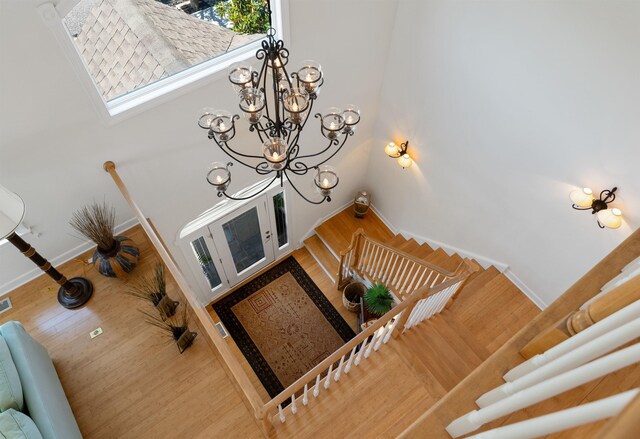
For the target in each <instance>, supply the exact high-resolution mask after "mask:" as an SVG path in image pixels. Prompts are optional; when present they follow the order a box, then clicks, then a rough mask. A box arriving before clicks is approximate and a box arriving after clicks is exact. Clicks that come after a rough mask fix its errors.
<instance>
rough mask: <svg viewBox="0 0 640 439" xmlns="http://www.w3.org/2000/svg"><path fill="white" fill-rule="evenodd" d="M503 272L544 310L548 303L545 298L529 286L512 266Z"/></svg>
mask: <svg viewBox="0 0 640 439" xmlns="http://www.w3.org/2000/svg"><path fill="white" fill-rule="evenodd" d="M502 274H504V275H505V277H506V278H507V279H509V280H510V281H511V282H512V283H513V284H514V285H515V286H517V287H518V288H519V289H520V291H522V294H524V295H525V296H527V297H528V298H529V300H531V301H532V302H533V303H534V304H535V305H536V306H537V307H538V308H540V309H541V310H544V309H545V308H546V307H547V306H548V305H547V304H546V303H545V301H544V300H542V299H541V298H540V296H538V295H537V294H536V293H535V292H534V291H533V290H532V289H531V288H529V287H528V286H527V285H526V284H525V283H524V282H523V281H522V279H520V278H519V277H518V276H516V274H515V273H514V272H513V271H512V270H511V268H507V269H506V270H505V271H504V272H503V273H502Z"/></svg>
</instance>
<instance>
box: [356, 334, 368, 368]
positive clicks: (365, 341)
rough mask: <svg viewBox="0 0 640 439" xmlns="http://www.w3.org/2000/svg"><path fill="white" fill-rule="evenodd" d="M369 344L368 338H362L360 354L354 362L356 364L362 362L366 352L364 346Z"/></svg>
mask: <svg viewBox="0 0 640 439" xmlns="http://www.w3.org/2000/svg"><path fill="white" fill-rule="evenodd" d="M366 345H367V339H366V338H365V339H364V340H362V344H361V345H360V351H359V352H358V356H357V357H356V361H355V362H354V363H353V364H355V365H356V366H357V365H359V364H360V360H362V355H363V354H364V348H365V346H366Z"/></svg>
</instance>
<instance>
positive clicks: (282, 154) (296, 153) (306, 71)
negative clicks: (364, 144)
mask: <svg viewBox="0 0 640 439" xmlns="http://www.w3.org/2000/svg"><path fill="white" fill-rule="evenodd" d="M275 35H276V32H275V30H274V29H269V31H268V32H267V37H266V39H265V40H264V41H263V42H262V47H261V48H260V49H259V50H258V51H257V52H256V58H257V59H258V60H259V61H262V66H261V68H260V70H259V71H256V70H254V69H253V67H252V66H251V65H250V64H249V63H246V62H243V63H236V64H233V65H232V66H231V67H230V68H229V81H230V82H231V85H232V87H233V89H234V91H235V92H236V93H237V94H238V99H239V107H240V110H241V112H242V114H243V115H244V118H245V119H246V121H247V122H248V124H249V131H251V132H255V133H256V136H257V137H258V140H259V141H260V143H261V144H262V149H261V153H262V154H261V155H258V154H247V153H242V152H239V151H237V150H235V149H233V148H232V147H231V145H230V142H231V140H232V139H233V138H234V137H235V135H236V124H237V123H238V121H239V119H240V115H238V114H234V115H232V114H231V113H229V112H228V111H225V110H215V109H211V108H205V109H204V112H203V114H202V116H201V117H200V119H199V120H198V125H199V126H200V127H201V128H203V129H205V130H207V133H208V137H209V139H211V140H213V141H214V142H215V143H216V145H217V146H218V148H220V149H221V150H222V151H223V152H224V153H225V154H226V155H227V156H229V157H230V158H231V159H232V161H231V162H229V163H227V164H224V163H221V162H215V163H212V164H211V165H210V167H209V172H208V173H207V181H208V182H209V183H210V184H211V185H213V186H214V187H215V188H216V190H217V192H218V196H219V197H222V196H225V197H227V198H230V199H235V200H237V199H247V198H251V197H254V196H256V195H258V194H260V193H261V192H262V191H264V190H266V189H267V188H268V187H270V186H271V184H272V183H273V182H275V181H276V180H279V181H280V184H281V185H282V184H283V181H284V179H285V178H286V179H287V180H288V181H289V183H290V184H291V187H293V189H294V190H295V191H296V192H297V193H298V194H299V195H300V196H301V197H302V198H303V199H305V200H306V201H307V202H309V203H313V204H320V203H323V202H324V201H331V194H332V192H333V190H334V189H335V188H336V186H337V185H338V182H339V178H338V174H337V171H336V170H335V168H333V167H331V166H328V165H326V163H327V162H328V161H329V160H331V158H333V157H334V156H335V155H336V154H337V153H338V152H339V151H340V150H341V149H342V147H343V146H344V144H345V143H346V141H347V139H348V138H349V136H352V135H353V134H354V133H355V130H356V125H357V124H358V122H360V109H359V108H358V107H357V106H355V105H348V106H347V107H346V108H344V109H340V108H336V107H332V108H329V109H328V110H327V111H326V112H325V113H316V114H314V117H315V118H316V119H318V120H319V122H320V132H321V134H322V136H323V137H324V138H325V139H326V141H327V143H326V145H325V146H324V147H320V148H319V149H318V150H317V151H314V152H306V151H305V153H302V152H301V148H300V144H299V141H300V134H301V133H302V130H303V129H304V128H305V126H306V124H307V122H308V120H309V116H310V115H311V114H312V110H313V105H314V103H315V100H316V99H317V97H318V94H319V92H320V88H321V87H322V84H323V83H324V77H323V72H322V67H321V66H320V64H318V63H317V62H315V61H303V62H302V66H301V67H300V68H299V69H298V70H296V71H293V72H291V73H289V71H288V70H287V67H286V66H287V64H288V62H289V51H288V50H287V49H286V48H285V47H284V42H283V41H282V40H277V39H276V38H275ZM234 163H239V164H241V165H243V166H246V167H249V168H252V169H254V170H255V172H256V173H258V174H259V175H273V178H272V179H271V180H269V182H268V183H267V184H266V185H265V187H264V188H262V189H261V190H259V191H257V192H254V193H253V194H252V195H250V196H248V197H245V198H235V197H233V196H231V195H229V194H227V189H228V188H229V184H230V182H231V170H230V167H231V166H232V165H233V164H234ZM310 171H311V172H312V173H314V180H313V181H314V185H315V187H316V189H317V192H318V193H319V194H320V196H321V198H320V199H316V197H314V198H313V199H312V198H309V197H307V196H305V195H304V194H303V193H302V192H301V191H300V190H299V189H298V188H297V187H296V186H295V184H294V182H293V181H292V180H291V178H290V177H291V175H290V174H294V175H299V176H300V175H306V174H307V173H309V172H310Z"/></svg>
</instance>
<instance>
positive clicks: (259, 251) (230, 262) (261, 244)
mask: <svg viewBox="0 0 640 439" xmlns="http://www.w3.org/2000/svg"><path fill="white" fill-rule="evenodd" d="M268 213H269V210H268V208H267V200H266V198H265V197H258V198H257V199H256V200H254V201H252V202H250V203H247V204H245V205H244V206H242V207H240V208H239V209H236V210H234V211H233V212H231V213H229V214H227V215H225V216H223V217H222V218H220V219H218V220H216V221H215V222H213V223H211V224H209V231H210V232H211V236H213V240H214V242H215V243H216V247H217V249H218V254H219V256H220V259H221V260H222V266H223V267H224V272H225V273H226V276H227V279H228V281H229V284H230V285H236V284H238V283H239V282H242V281H243V280H245V279H246V278H248V277H249V276H251V275H252V274H254V273H256V272H257V271H259V270H261V269H262V268H264V267H266V266H267V265H269V264H270V263H272V262H273V261H274V260H275V258H274V246H273V242H272V241H273V239H277V236H274V234H273V233H272V231H271V221H270V220H269V215H268Z"/></svg>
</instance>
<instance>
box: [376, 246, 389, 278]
mask: <svg viewBox="0 0 640 439" xmlns="http://www.w3.org/2000/svg"><path fill="white" fill-rule="evenodd" d="M390 257H391V252H390V251H389V250H387V249H385V250H384V258H383V259H382V263H381V264H380V267H379V268H380V270H379V276H378V278H379V279H380V282H383V283H384V280H383V276H384V273H385V271H386V270H387V268H388V266H387V263H388V262H389V259H390Z"/></svg>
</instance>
